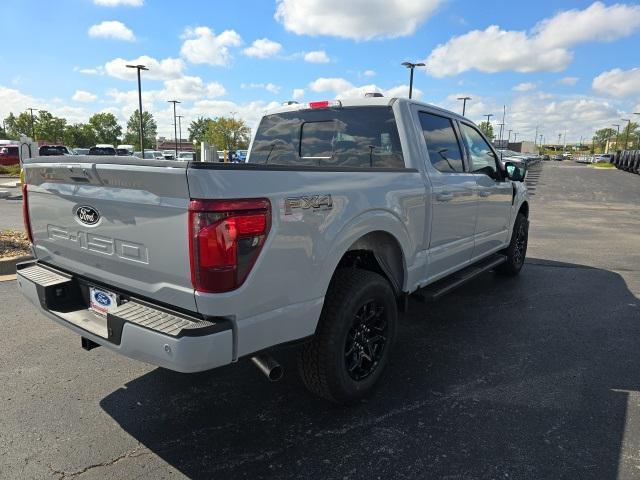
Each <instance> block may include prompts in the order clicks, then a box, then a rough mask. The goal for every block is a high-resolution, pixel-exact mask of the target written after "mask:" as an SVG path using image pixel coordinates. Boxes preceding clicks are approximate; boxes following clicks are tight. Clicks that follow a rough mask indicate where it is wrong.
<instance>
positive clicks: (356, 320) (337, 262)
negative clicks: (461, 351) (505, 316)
mask: <svg viewBox="0 0 640 480" xmlns="http://www.w3.org/2000/svg"><path fill="white" fill-rule="evenodd" d="M24 169H25V178H26V183H25V186H24V187H23V192H24V216H25V224H26V227H27V230H28V233H29V236H30V237H31V240H32V243H33V252H34V255H35V260H34V261H31V262H27V263H22V264H20V265H19V266H18V272H17V273H18V284H19V288H20V289H21V290H22V292H23V293H24V295H26V296H27V297H28V298H29V299H30V300H31V301H32V302H33V303H34V304H35V305H36V306H38V307H39V309H40V310H41V312H43V313H44V314H45V315H46V316H48V317H50V318H51V319H53V320H55V321H56V322H58V323H60V324H62V325H64V326H66V327H68V328H69V329H71V330H73V331H74V332H76V333H77V334H79V335H80V336H81V337H82V344H83V346H84V347H85V348H87V349H90V348H93V347H95V346H98V345H103V346H105V347H107V348H109V349H110V350H113V351H115V352H118V353H121V354H123V355H126V356H128V357H131V358H134V359H138V360H141V361H144V362H148V363H151V364H154V365H159V366H162V367H165V368H168V369H171V370H176V371H179V372H197V371H203V370H207V369H211V368H215V367H219V366H221V365H226V364H230V363H232V362H235V361H237V360H238V359H239V358H242V357H251V358H252V359H253V361H254V362H255V363H256V364H257V365H258V366H259V367H260V368H261V369H262V370H263V371H264V372H265V373H267V374H268V375H270V376H271V377H272V378H275V377H277V376H278V375H279V374H280V371H281V369H280V368H279V366H278V364H277V362H275V360H274V359H273V358H272V357H271V355H270V354H269V349H270V348H271V347H274V346H277V345H281V344H284V343H288V342H296V341H298V342H300V343H301V344H302V345H301V347H300V356H299V361H300V372H301V375H302V378H303V381H304V383H305V385H306V386H307V387H308V388H309V389H310V390H311V391H312V392H315V393H316V394H318V395H320V396H322V397H324V398H327V399H329V400H331V401H334V402H338V403H349V402H353V401H356V400H358V399H359V398H361V397H363V396H364V395H366V394H368V393H370V391H371V390H372V388H373V386H374V384H375V383H376V382H377V381H378V380H379V378H380V376H381V374H382V373H383V370H384V368H385V366H386V364H387V363H388V359H389V354H390V350H391V348H392V345H393V343H394V338H395V334H396V328H397V327H396V325H397V316H398V311H399V310H400V309H401V308H402V307H403V305H404V304H405V299H406V296H407V295H409V294H412V293H416V294H417V295H420V296H422V297H423V298H426V299H433V298H437V297H438V296H439V295H442V294H443V293H445V292H447V291H448V290H450V289H451V288H453V287H455V286H456V285H458V284H460V283H462V282H463V281H465V280H466V279H468V278H471V277H473V276H475V275H476V274H478V273H479V272H482V271H485V270H488V269H495V270H497V271H498V272H502V273H504V274H508V275H515V274H517V273H518V272H519V271H520V268H521V267H522V265H523V262H524V257H525V254H526V248H527V235H528V215H529V206H528V200H527V192H526V187H525V185H524V183H523V180H524V171H523V169H522V167H520V166H518V165H515V164H512V163H510V162H506V163H505V164H504V165H503V164H501V162H500V161H499V158H498V155H497V154H496V151H495V150H494V149H493V147H492V146H491V145H490V143H489V142H488V141H487V140H486V139H485V137H484V136H483V135H482V133H480V131H479V130H478V129H477V127H476V126H475V125H473V124H472V123H471V122H470V121H469V120H467V119H466V118H464V117H460V116H459V115H456V114H454V113H452V112H449V111H446V110H442V109H439V108H436V107H434V106H431V105H427V104H424V103H419V102H416V101H411V100H407V99H396V98H393V99H388V98H361V99H350V100H342V101H321V102H312V103H309V104H304V105H301V104H293V105H287V106H283V107H282V108H280V109H278V110H275V111H271V112H268V113H267V114H265V115H264V116H263V118H262V119H261V121H260V124H259V127H258V128H257V130H256V133H255V136H254V138H253V139H252V144H251V146H250V151H249V157H248V158H247V161H246V163H241V164H229V163H201V162H188V163H186V162H177V161H175V162H172V161H161V160H147V159H140V158H135V157H91V156H87V157H82V159H77V160H76V159H73V158H68V157H67V158H62V157H42V158H35V159H31V160H28V161H27V162H26V163H25V165H24Z"/></svg>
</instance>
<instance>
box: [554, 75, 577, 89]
mask: <svg viewBox="0 0 640 480" xmlns="http://www.w3.org/2000/svg"><path fill="white" fill-rule="evenodd" d="M578 80H580V79H579V78H578V77H563V78H561V79H560V80H559V83H560V84H562V85H567V86H569V87H573V86H574V85H575V84H576V83H578Z"/></svg>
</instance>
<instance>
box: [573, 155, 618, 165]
mask: <svg viewBox="0 0 640 480" xmlns="http://www.w3.org/2000/svg"><path fill="white" fill-rule="evenodd" d="M613 157H614V155H613V153H600V154H596V155H580V156H579V157H577V158H576V159H575V161H576V162H577V163H612V161H613Z"/></svg>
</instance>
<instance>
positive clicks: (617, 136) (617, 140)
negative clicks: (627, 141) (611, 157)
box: [612, 123, 620, 150]
mask: <svg viewBox="0 0 640 480" xmlns="http://www.w3.org/2000/svg"><path fill="white" fill-rule="evenodd" d="M612 126H613V127H616V129H617V130H618V131H617V132H616V150H618V148H619V147H618V145H620V143H619V142H620V124H619V123H614V124H613V125H612Z"/></svg>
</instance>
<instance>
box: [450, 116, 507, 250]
mask: <svg viewBox="0 0 640 480" xmlns="http://www.w3.org/2000/svg"><path fill="white" fill-rule="evenodd" d="M460 131H461V132H462V138H463V140H464V144H465V147H466V149H467V154H468V157H469V168H470V171H471V174H472V175H473V176H474V178H475V182H476V185H477V190H476V192H477V195H478V221H477V222H476V229H475V242H474V243H475V248H474V250H473V255H472V257H473V258H474V259H476V258H479V257H482V256H485V255H487V254H488V253H490V252H495V251H496V250H499V249H500V248H501V247H502V246H504V244H505V243H506V242H507V241H508V240H509V224H510V222H511V208H512V203H513V185H512V183H511V181H510V180H508V179H507V178H506V177H504V175H503V174H502V172H501V170H500V168H499V163H498V162H499V160H498V156H497V154H496V153H495V151H494V150H493V149H492V148H491V146H490V145H489V143H488V142H487V140H486V139H485V138H484V136H483V135H482V134H481V133H480V132H479V131H478V129H477V128H476V127H475V126H473V125H470V124H467V123H463V122H460Z"/></svg>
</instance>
